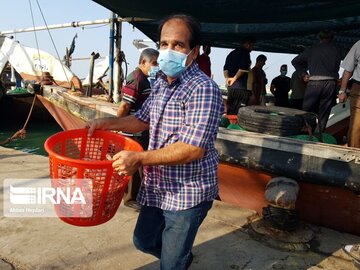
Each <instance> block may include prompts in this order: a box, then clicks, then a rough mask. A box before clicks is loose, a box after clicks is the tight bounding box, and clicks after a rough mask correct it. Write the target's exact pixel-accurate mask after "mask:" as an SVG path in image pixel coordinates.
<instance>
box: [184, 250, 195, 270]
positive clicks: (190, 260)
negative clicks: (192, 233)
mask: <svg viewBox="0 0 360 270" xmlns="http://www.w3.org/2000/svg"><path fill="white" fill-rule="evenodd" d="M193 259H194V255H193V254H192V252H190V256H189V260H188V261H187V263H186V266H185V268H186V269H189V267H190V265H191V264H192V262H193Z"/></svg>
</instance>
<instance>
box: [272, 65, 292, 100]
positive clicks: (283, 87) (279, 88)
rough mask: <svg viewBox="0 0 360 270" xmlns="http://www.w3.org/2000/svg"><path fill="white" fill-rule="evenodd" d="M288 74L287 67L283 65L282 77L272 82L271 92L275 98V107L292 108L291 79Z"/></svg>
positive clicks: (281, 69)
mask: <svg viewBox="0 0 360 270" xmlns="http://www.w3.org/2000/svg"><path fill="white" fill-rule="evenodd" d="M286 74H287V65H281V67H280V75H279V76H277V77H275V78H274V79H273V80H272V81H271V85H270V92H271V93H272V94H273V95H274V96H275V106H280V107H290V103H289V92H290V78H289V77H288V76H286Z"/></svg>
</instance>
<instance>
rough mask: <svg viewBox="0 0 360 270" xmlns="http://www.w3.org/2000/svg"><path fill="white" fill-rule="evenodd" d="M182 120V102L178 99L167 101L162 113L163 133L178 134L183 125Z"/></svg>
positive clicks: (183, 110) (183, 109)
mask: <svg viewBox="0 0 360 270" xmlns="http://www.w3.org/2000/svg"><path fill="white" fill-rule="evenodd" d="M184 119H185V104H184V102H182V101H180V100H178V99H173V100H169V101H168V103H167V104H166V106H165V109H164V112H163V121H162V122H163V131H164V132H166V133H168V134H176V133H178V132H179V131H180V129H181V127H182V125H183V123H184Z"/></svg>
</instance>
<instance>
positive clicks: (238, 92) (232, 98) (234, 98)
mask: <svg viewBox="0 0 360 270" xmlns="http://www.w3.org/2000/svg"><path fill="white" fill-rule="evenodd" d="M250 95H251V91H248V90H245V89H240V88H235V87H228V96H227V114H237V113H238V111H239V108H240V107H243V106H247V105H248V102H249V98H250Z"/></svg>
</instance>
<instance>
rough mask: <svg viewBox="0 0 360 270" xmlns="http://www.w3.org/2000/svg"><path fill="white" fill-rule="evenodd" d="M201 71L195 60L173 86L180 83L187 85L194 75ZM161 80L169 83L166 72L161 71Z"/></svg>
mask: <svg viewBox="0 0 360 270" xmlns="http://www.w3.org/2000/svg"><path fill="white" fill-rule="evenodd" d="M198 70H199V65H198V64H197V63H196V61H195V60H194V61H193V62H192V63H191V64H190V66H188V67H187V68H186V69H185V71H184V72H183V73H182V74H181V75H180V76H179V77H178V78H176V80H174V81H173V82H172V83H171V85H174V84H178V83H185V82H187V81H188V80H190V79H191V78H192V77H193V76H194V74H195V73H196V72H197V71H198ZM159 74H160V75H159V78H160V79H162V80H164V81H165V82H166V83H167V77H166V75H165V73H164V72H162V71H161V70H160V71H159Z"/></svg>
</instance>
